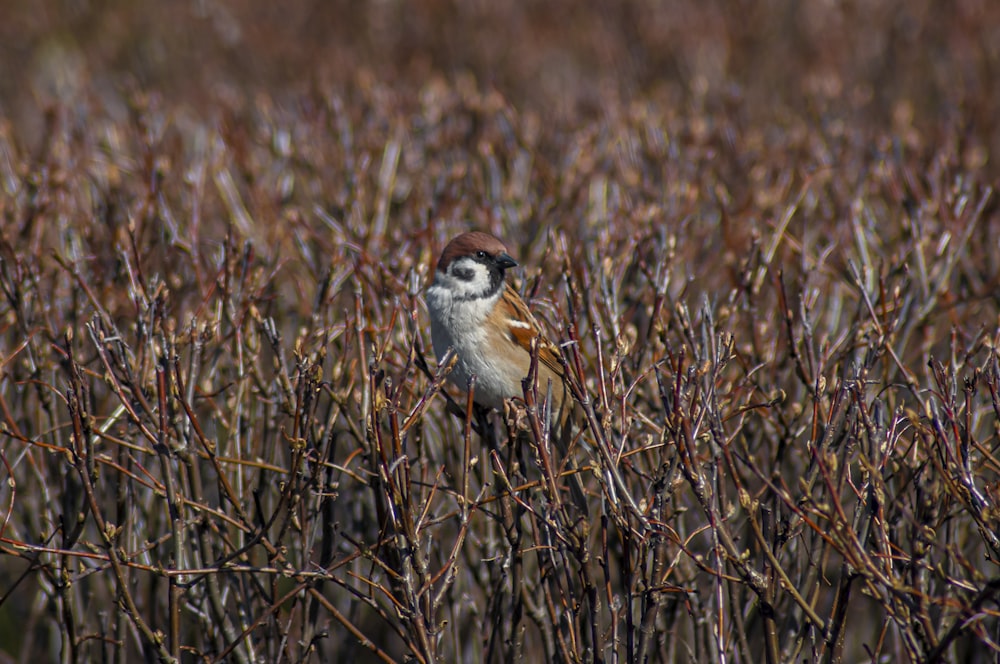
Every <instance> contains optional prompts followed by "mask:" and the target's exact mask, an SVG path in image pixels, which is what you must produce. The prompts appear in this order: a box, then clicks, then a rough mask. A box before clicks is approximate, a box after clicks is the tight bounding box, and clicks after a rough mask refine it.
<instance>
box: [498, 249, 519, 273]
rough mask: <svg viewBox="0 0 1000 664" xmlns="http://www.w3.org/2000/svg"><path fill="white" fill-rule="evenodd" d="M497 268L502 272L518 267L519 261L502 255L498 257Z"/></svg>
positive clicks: (504, 254)
mask: <svg viewBox="0 0 1000 664" xmlns="http://www.w3.org/2000/svg"><path fill="white" fill-rule="evenodd" d="M496 264H497V267H498V268H500V269H501V270H506V269H507V268H509V267H515V266H517V261H516V260H514V259H513V258H511V257H510V255H509V254H507V253H502V254H500V255H499V256H497V257H496Z"/></svg>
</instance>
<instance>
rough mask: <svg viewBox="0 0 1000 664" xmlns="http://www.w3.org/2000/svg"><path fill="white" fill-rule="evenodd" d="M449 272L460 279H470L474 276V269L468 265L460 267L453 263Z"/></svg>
mask: <svg viewBox="0 0 1000 664" xmlns="http://www.w3.org/2000/svg"><path fill="white" fill-rule="evenodd" d="M451 274H452V275H453V276H454V277H455V278H457V279H461V280H462V281H472V279H473V277H475V276H476V271H475V270H473V269H472V268H469V267H460V266H458V265H453V266H452V268H451Z"/></svg>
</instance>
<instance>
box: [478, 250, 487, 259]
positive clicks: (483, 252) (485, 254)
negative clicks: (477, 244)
mask: <svg viewBox="0 0 1000 664" xmlns="http://www.w3.org/2000/svg"><path fill="white" fill-rule="evenodd" d="M487 256H489V254H487V253H486V252H485V251H477V252H476V258H486V257H487Z"/></svg>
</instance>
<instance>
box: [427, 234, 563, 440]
mask: <svg viewBox="0 0 1000 664" xmlns="http://www.w3.org/2000/svg"><path fill="white" fill-rule="evenodd" d="M516 265H517V261H515V260H514V259H513V258H511V256H510V254H509V253H507V247H505V246H504V244H503V242H501V241H500V240H498V239H497V238H495V237H493V236H492V235H488V234H487V233H480V232H471V233H462V234H461V235H459V236H457V237H455V238H454V239H453V240H452V241H451V242H449V243H448V245H447V246H446V247H445V248H444V251H443V252H441V258H440V259H439V260H438V263H437V271H436V273H435V275H434V283H433V284H431V286H430V287H429V288H428V289H427V308H428V309H429V310H430V316H431V340H432V341H433V344H434V354H435V355H437V357H438V359H440V358H443V357H444V355H445V353H446V352H447V351H448V349H449V348H453V349H454V351H455V354H456V356H457V357H458V361H457V363H456V365H455V368H454V369H453V370H452V372H451V374H450V375H449V378H450V380H451V381H452V382H453V383H454V384H455V385H456V386H458V387H459V388H461V389H463V390H467V389H468V386H469V378H470V377H471V376H472V375H473V374H474V375H475V376H476V385H475V394H474V399H475V401H476V403H478V404H480V405H481V406H485V407H487V408H496V409H498V410H500V411H503V408H504V402H505V401H506V400H507V399H511V398H514V397H517V398H521V397H523V396H524V390H523V387H522V383H521V381H522V380H523V379H524V378H526V377H527V375H528V372H529V370H530V367H531V353H532V342H534V343H535V345H536V351H535V352H537V354H538V374H537V376H538V394H539V396H540V397H543V398H544V396H545V395H546V394H548V391H549V386H551V395H552V404H551V411H552V413H553V414H554V415H556V417H554V418H553V422H552V424H558V425H560V428H562V425H563V424H564V423H565V422H566V420H567V417H568V415H569V412H570V410H571V409H572V403H571V402H572V399H571V398H567V396H568V394H567V389H566V384H565V377H564V374H563V368H562V365H561V364H560V363H559V359H558V352H559V351H558V349H557V348H556V347H555V346H553V344H552V343H551V342H550V341H549V340H548V339H546V338H545V336H544V335H543V334H542V330H541V327H540V326H539V325H538V322H537V321H536V320H535V317H534V316H532V315H531V312H530V311H529V310H528V306H527V305H526V304H525V303H524V301H523V300H522V299H521V297H520V296H519V295H518V294H517V292H516V291H515V290H514V289H513V287H511V286H510V284H508V283H507V282H506V280H505V279H504V276H505V274H506V271H507V270H508V269H509V268H512V267H514V266H516ZM536 340H537V341H536Z"/></svg>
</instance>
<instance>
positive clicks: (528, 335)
mask: <svg viewBox="0 0 1000 664" xmlns="http://www.w3.org/2000/svg"><path fill="white" fill-rule="evenodd" d="M503 299H504V301H505V302H506V303H507V304H509V305H510V307H511V309H512V310H513V311H515V312H516V316H517V318H516V320H511V321H509V322H508V328H509V330H510V337H511V340H512V341H514V343H516V344H517V345H518V346H520V347H521V348H523V349H524V350H525V351H526V352H528V353H530V352H531V342H532V341H533V340H534V339H535V338H536V337H537V338H538V361H539V362H541V363H542V364H544V365H545V366H546V367H548V368H549V369H550V370H551V371H552V372H553V373H555V374H556V375H557V376H559V377H560V378H562V377H563V368H562V365H561V364H560V363H559V350H558V349H557V348H556V347H555V346H554V345H553V343H552V342H551V341H549V340H548V339H547V338H546V337H545V335H544V334H543V333H542V328H541V326H540V325H539V324H538V321H537V320H535V317H534V316H533V315H532V314H531V311H530V310H529V309H528V306H527V305H526V304H525V303H524V300H522V299H521V296H520V295H518V294H517V291H515V290H514V287H513V286H511V285H510V284H507V285H506V288H505V289H504V292H503ZM518 323H522V324H523V325H519V324H518Z"/></svg>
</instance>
